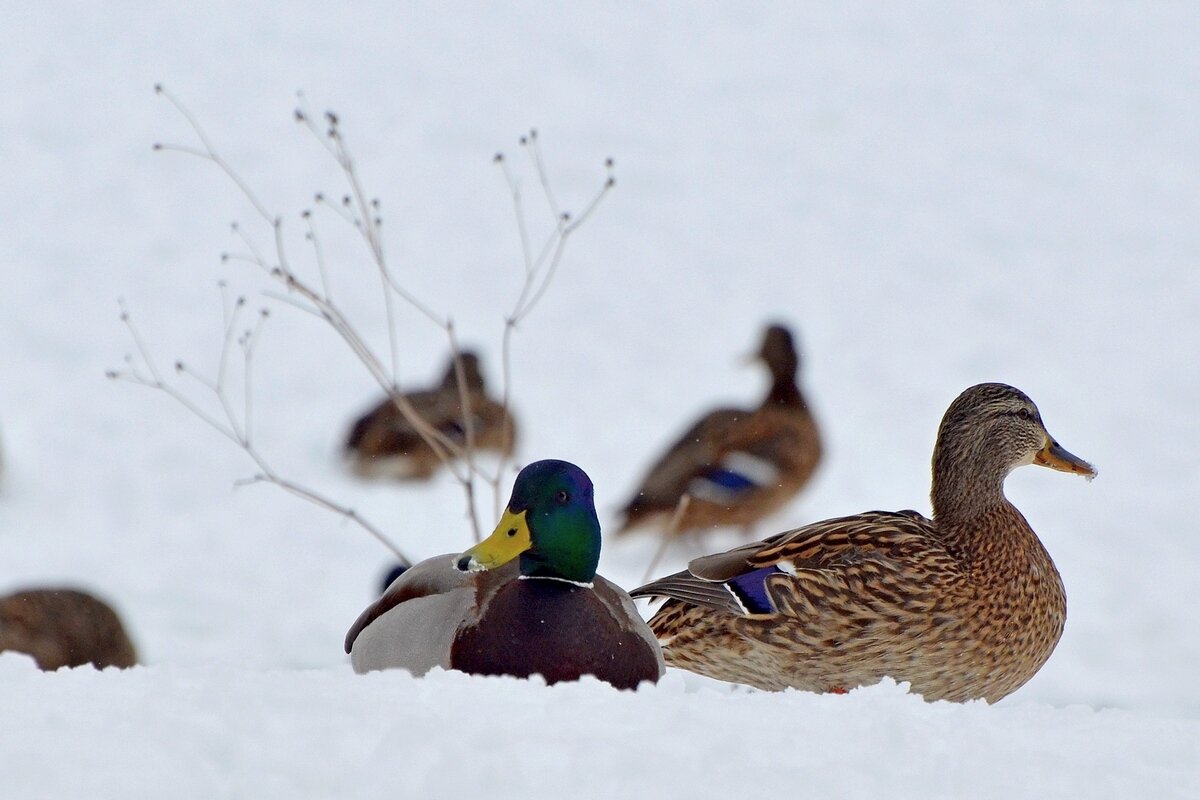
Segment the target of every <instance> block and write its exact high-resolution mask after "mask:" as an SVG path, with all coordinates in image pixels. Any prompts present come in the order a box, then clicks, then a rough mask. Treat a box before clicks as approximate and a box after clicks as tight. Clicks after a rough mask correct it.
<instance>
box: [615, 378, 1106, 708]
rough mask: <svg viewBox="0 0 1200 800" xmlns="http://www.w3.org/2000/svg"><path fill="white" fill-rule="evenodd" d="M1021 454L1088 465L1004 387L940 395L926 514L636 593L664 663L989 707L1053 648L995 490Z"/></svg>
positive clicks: (1055, 628)
mask: <svg viewBox="0 0 1200 800" xmlns="http://www.w3.org/2000/svg"><path fill="white" fill-rule="evenodd" d="M1022 464H1037V465H1039V466H1043V467H1049V468H1051V469H1055V470H1060V471H1063V472H1072V473H1075V474H1078V475H1084V476H1087V477H1089V478H1091V477H1093V476H1094V475H1095V470H1094V469H1093V468H1092V467H1091V465H1090V464H1088V463H1087V462H1085V461H1083V460H1082V459H1080V458H1078V457H1076V456H1073V455H1071V454H1070V453H1068V452H1067V451H1066V450H1064V449H1063V448H1062V447H1060V446H1059V445H1058V443H1057V442H1055V441H1054V439H1053V438H1052V437H1051V436H1050V434H1049V433H1047V432H1046V428H1045V426H1044V425H1043V424H1042V418H1041V415H1040V414H1039V413H1038V409H1037V407H1036V406H1035V405H1034V404H1033V401H1031V400H1030V399H1029V398H1028V397H1026V396H1025V395H1024V394H1022V393H1021V392H1020V391H1018V390H1016V389H1014V388H1013V387H1011V386H1006V385H1004V384H1000V383H984V384H980V385H978V386H973V387H971V388H969V389H967V390H966V391H965V392H963V393H962V394H961V395H959V396H958V398H957V399H956V400H955V401H954V402H953V403H952V404H951V405H950V408H949V410H948V411H946V415H945V417H944V418H943V419H942V424H941V427H940V429H939V430H938V436H937V443H936V445H935V446H934V451H933V491H932V494H931V499H932V505H933V518H932V519H927V518H925V517H924V516H922V515H921V514H919V513H917V512H916V511H900V512H884V511H872V512H867V513H865V514H858V515H855V516H851V517H841V518H838V519H830V520H826V521H824V522H817V523H814V524H812V525H806V526H804V527H803V528H797V529H796V530H793V531H788V532H786V533H781V534H778V535H776V536H772V537H771V538H769V539H767V540H765V541H762V542H756V543H753V544H748V545H745V546H743V547H738V548H736V549H734V550H730V551H728V552H726V553H719V554H716V555H710V556H704V557H702V558H698V559H695V560H694V561H692V562H691V563H690V564H688V568H687V569H686V570H685V571H683V572H679V573H677V574H675V575H670V576H668V577H665V578H661V579H659V580H656V581H653V582H651V583H649V584H647V585H645V586H642V587H640V588H638V589H636V590H635V591H634V592H633V593H632V594H633V596H634V597H638V596H646V597H648V596H658V597H665V598H667V602H666V603H665V604H664V605H663V606H662V608H660V609H659V610H658V612H657V613H656V614H655V615H654V617H653V618H652V619H651V620H650V626H651V628H653V630H654V633H655V634H656V635H657V636H658V639H659V642H660V643H661V644H662V645H663V648H664V654H665V656H666V661H667V663H668V664H670V665H673V666H677V667H681V668H683V669H687V670H691V671H693V672H698V673H701V674H703V675H709V676H711V677H714V678H718V679H721V680H726V681H732V682H735V683H745V684H749V685H751V686H756V687H758V688H761V689H768V690H781V689H784V688H787V687H789V686H790V687H795V688H797V689H805V690H808V691H814V692H826V691H839V692H840V691H845V690H848V689H851V688H854V687H856V686H862V685H867V684H873V683H876V682H878V681H879V680H880V679H881V678H883V677H884V676H891V677H892V678H894V679H895V680H897V681H910V682H911V684H912V690H913V691H914V692H917V693H920V694H922V695H924V696H925V698H926V699H927V700H938V699H944V700H968V699H972V698H984V699H985V700H987V701H988V702H995V701H997V700H999V699H1000V698H1002V697H1004V696H1005V695H1008V694H1010V693H1011V692H1013V691H1015V690H1016V689H1017V688H1019V687H1020V686H1021V685H1022V684H1024V683H1025V682H1026V681H1028V680H1029V679H1030V678H1031V677H1032V676H1033V675H1034V673H1036V672H1037V671H1038V669H1039V668H1040V667H1041V666H1042V664H1044V663H1045V662H1046V659H1048V658H1049V657H1050V653H1051V652H1052V651H1053V650H1054V647H1055V645H1056V644H1057V643H1058V639H1059V637H1060V636H1061V635H1062V631H1063V624H1064V622H1065V620H1066V613H1067V605H1066V595H1065V594H1064V591H1063V585H1062V579H1061V578H1060V577H1059V574H1058V570H1057V569H1055V567H1054V562H1053V561H1052V560H1051V559H1050V555H1049V554H1048V553H1047V552H1046V549H1045V548H1044V547H1043V546H1042V543H1041V541H1040V540H1039V539H1038V537H1037V535H1036V534H1035V533H1034V532H1033V530H1032V529H1031V528H1030V527H1029V523H1027V522H1026V521H1025V518H1024V517H1023V516H1022V515H1021V512H1019V511H1018V510H1017V509H1016V508H1015V507H1013V505H1012V503H1010V502H1009V501H1008V500H1007V499H1006V498H1005V496H1004V479H1005V477H1006V476H1007V475H1008V473H1009V472H1011V471H1012V470H1013V469H1014V468H1016V467H1018V466H1021V465H1022Z"/></svg>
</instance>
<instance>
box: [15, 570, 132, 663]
mask: <svg viewBox="0 0 1200 800" xmlns="http://www.w3.org/2000/svg"><path fill="white" fill-rule="evenodd" d="M3 650H15V651H17V652H20V653H28V654H29V655H31V656H33V658H34V660H35V661H36V662H37V665H38V666H39V667H41V668H42V669H44V670H55V669H58V668H59V667H78V666H80V665H82V664H88V663H91V664H94V665H95V666H96V667H99V668H104V667H132V666H133V665H134V664H136V663H137V653H136V651H135V650H134V647H133V643H132V642H131V641H130V640H129V635H128V634H127V633H126V632H125V628H124V626H123V625H122V624H121V620H120V618H119V617H118V616H117V614H116V612H115V611H113V610H112V609H111V608H109V606H108V605H106V604H105V603H104V602H103V601H101V600H98V599H97V598H95V597H93V596H92V595H90V594H86V593H84V592H80V591H77V590H74V589H27V590H24V591H19V592H15V593H13V594H10V595H8V596H7V597H4V598H0V651H3Z"/></svg>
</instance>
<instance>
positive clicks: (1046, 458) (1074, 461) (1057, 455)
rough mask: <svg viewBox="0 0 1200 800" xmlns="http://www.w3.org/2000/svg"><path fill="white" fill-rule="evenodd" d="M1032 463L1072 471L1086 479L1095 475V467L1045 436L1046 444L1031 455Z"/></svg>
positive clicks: (1061, 470) (1060, 470) (1062, 470)
mask: <svg viewBox="0 0 1200 800" xmlns="http://www.w3.org/2000/svg"><path fill="white" fill-rule="evenodd" d="M1033 463H1035V464H1038V465H1040V466H1043V467H1049V468H1050V469H1056V470H1058V471H1059V472H1072V473H1074V474H1076V475H1082V476H1084V477H1085V478H1087V479H1088V480H1091V479H1092V478H1094V477H1096V468H1095V467H1093V466H1092V465H1091V464H1089V463H1088V462H1086V461H1084V460H1083V459H1082V458H1080V457H1079V456H1077V455H1072V454H1071V453H1068V452H1067V451H1066V450H1064V449H1063V448H1062V447H1061V446H1059V444H1058V442H1056V441H1054V440H1053V439H1051V438H1050V437H1048V436H1047V437H1046V446H1045V447H1043V448H1042V449H1041V450H1039V451H1038V452H1037V455H1035V456H1034V457H1033Z"/></svg>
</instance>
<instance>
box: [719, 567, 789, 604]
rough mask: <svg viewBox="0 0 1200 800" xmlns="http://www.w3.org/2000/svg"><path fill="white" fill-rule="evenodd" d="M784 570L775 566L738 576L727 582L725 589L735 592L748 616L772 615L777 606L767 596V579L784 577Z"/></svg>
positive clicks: (734, 594)
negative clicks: (777, 576)
mask: <svg viewBox="0 0 1200 800" xmlns="http://www.w3.org/2000/svg"><path fill="white" fill-rule="evenodd" d="M784 574H786V573H784V571H783V570H781V569H780V568H779V567H776V566H774V565H772V566H770V567H762V568H760V569H756V570H753V571H752V572H747V573H745V574H744V575H738V576H737V577H736V578H730V579H729V580H728V581H726V582H725V587H726V588H727V589H729V591H731V592H733V596H734V597H736V598H737V599H738V602H740V603H741V604H742V607H743V608H744V609H746V613H747V614H772V613H774V612H775V606H773V605H772V604H771V598H770V597H769V596H768V595H767V578H769V577H770V576H772V575H784Z"/></svg>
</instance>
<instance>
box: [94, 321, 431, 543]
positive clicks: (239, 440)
mask: <svg viewBox="0 0 1200 800" xmlns="http://www.w3.org/2000/svg"><path fill="white" fill-rule="evenodd" d="M237 307H240V305H239V306H237ZM235 310H236V307H235ZM227 319H228V321H229V323H227V324H226V325H225V333H224V338H223V340H222V347H221V361H222V362H224V361H225V360H226V358H227V354H228V351H229V349H230V347H231V344H230V340H231V339H232V338H233V331H234V327H233V324H232V323H236V320H237V315H236V313H231V314H229V315H228V317H227ZM121 320H122V321H123V322H124V323H125V325H126V327H127V328H128V329H129V331H130V335H131V336H132V337H133V341H134V345H135V347H137V350H138V354H139V356H140V357H141V360H142V363H143V364H145V366H146V369H147V370H149V372H150V375H151V376H152V377H151V379H149V380H146V379H144V378H143V377H142V376H141V375H139V374H138V373H137V372H136V371H133V370H132V369H131V370H130V371H126V372H121V371H116V370H110V371H109V372H108V373H107V374H108V377H109V378H110V379H123V380H129V381H132V382H133V383H136V384H139V385H141V386H145V387H146V388H149V389H155V390H157V391H161V392H163V393H164V394H166V395H167V396H168V397H170V398H171V399H172V400H174V401H175V402H177V403H179V404H180V405H181V406H183V407H184V408H185V409H187V410H188V411H189V412H191V413H192V414H193V415H194V416H196V417H197V418H199V419H200V420H202V421H203V422H205V423H206V424H207V425H209V427H211V428H213V429H214V430H216V431H217V432H218V433H220V434H221V435H222V436H224V437H225V438H227V439H229V440H231V441H232V442H234V444H236V445H237V446H238V447H239V448H241V450H242V451H243V452H244V453H245V454H246V455H247V456H249V458H250V460H251V461H253V462H254V464H255V465H256V466H257V467H258V469H259V470H260V471H259V473H258V474H257V475H255V476H254V478H252V479H250V480H249V481H246V480H242V481H239V482H237V483H236V484H235V485H244V484H245V483H247V482H259V481H265V482H269V483H273V484H275V485H276V486H278V487H279V488H281V489H283V490H284V491H286V492H289V493H291V494H293V495H296V496H297V497H302V498H304V499H306V500H308V501H309V502H312V503H315V504H316V505H319V506H321V507H323V508H327V509H329V510H330V511H333V512H335V513H338V514H341V515H342V516H344V517H346V518H347V519H349V520H352V521H353V522H355V523H356V524H358V525H359V526H360V527H362V528H363V529H364V530H366V531H367V532H368V533H369V534H371V535H372V536H374V537H375V538H376V539H377V540H378V541H379V542H380V543H381V544H383V545H384V546H385V547H387V548H388V549H389V550H391V551H392V554H393V555H395V556H396V558H398V559H399V560H400V561H401V562H402V563H403V564H405V565H408V566H411V564H412V562H411V561H409V559H408V557H407V556H405V555H404V553H402V552H401V551H400V549H399V548H398V547H397V546H396V545H395V544H394V543H393V542H392V541H391V539H389V538H388V537H387V536H385V535H384V534H383V533H382V532H381V531H380V530H379V529H378V528H377V527H375V526H374V525H372V524H371V523H370V522H368V521H367V520H365V519H363V517H361V516H360V515H359V514H358V513H357V512H355V511H354V510H353V509H350V508H346V507H345V506H342V505H339V504H338V503H335V502H334V501H332V500H330V499H329V498H328V497H325V496H324V495H322V494H320V493H318V492H316V491H313V490H312V489H309V488H307V487H305V486H302V485H301V484H298V483H296V482H295V481H291V480H289V479H286V478H282V477H280V476H279V474H278V473H276V472H275V471H274V470H273V469H272V468H271V466H270V464H268V463H267V461H266V459H265V458H264V457H263V455H262V453H261V452H259V450H258V449H257V448H256V447H255V446H254V444H253V442H252V441H251V433H250V427H251V426H250V420H251V416H250V415H251V405H250V383H251V380H250V378H251V369H250V368H251V365H252V363H251V360H252V357H253V354H254V346H255V343H256V341H257V339H258V334H259V333H260V332H261V330H262V326H263V324H264V322H265V320H266V316H265V315H260V316H259V321H258V325H257V327H256V328H255V329H254V330H253V331H249V332H247V334H246V336H245V337H243V338H242V340H241V341H242V345H241V346H242V352H243V355H244V361H243V370H244V373H243V374H244V380H245V384H246V386H245V398H244V408H245V411H244V413H245V417H244V418H243V419H241V420H239V419H238V418H237V415H236V414H235V413H234V411H233V405H232V403H231V402H230V399H229V395H228V391H227V389H228V387H227V386H226V384H225V383H224V380H223V378H218V379H217V380H215V381H213V380H210V379H208V378H205V377H204V376H202V375H200V374H199V373H196V372H195V371H193V370H191V369H190V368H188V367H187V366H186V365H185V364H184V363H183V362H181V361H177V362H176V371H177V372H179V373H181V374H187V375H190V376H191V377H193V378H195V379H196V380H197V381H198V382H199V383H200V384H201V385H202V386H204V387H205V388H207V389H209V390H210V391H212V392H213V394H214V395H216V399H217V402H218V403H219V404H220V406H221V408H222V410H223V412H224V415H225V418H224V420H221V419H218V418H217V417H214V416H212V415H211V414H209V413H208V412H206V411H204V409H202V408H200V407H199V406H198V405H196V403H194V402H193V401H192V400H191V398H189V397H188V396H187V395H185V394H184V393H183V392H182V391H180V389H179V388H178V387H177V386H176V385H174V384H173V383H171V382H169V381H165V380H163V379H162V377H161V373H160V372H159V369H158V367H157V365H156V364H155V362H154V358H153V357H152V356H151V355H150V352H149V350H147V349H146V346H145V344H144V343H143V341H142V338H141V336H140V335H139V333H138V331H137V328H136V326H134V324H133V318H132V315H131V314H130V313H129V310H128V308H127V307H126V305H125V303H124V301H121ZM219 369H220V370H224V369H225V366H224V363H222V366H221V367H220V368H219Z"/></svg>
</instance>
